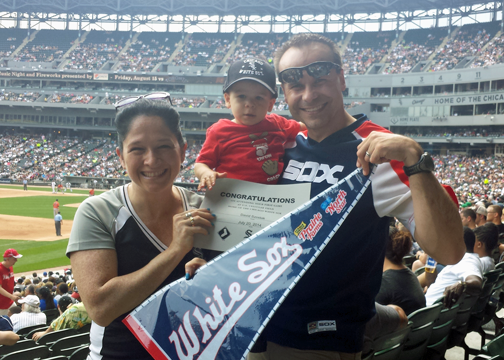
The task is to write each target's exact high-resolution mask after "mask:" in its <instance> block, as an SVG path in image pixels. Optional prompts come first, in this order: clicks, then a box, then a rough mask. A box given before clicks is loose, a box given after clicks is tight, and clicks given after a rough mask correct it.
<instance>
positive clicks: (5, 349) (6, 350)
mask: <svg viewBox="0 0 504 360" xmlns="http://www.w3.org/2000/svg"><path fill="white" fill-rule="evenodd" d="M36 346H38V345H37V343H36V342H35V341H33V340H29V339H23V340H19V341H18V342H17V343H15V344H14V345H12V346H7V345H0V356H1V355H6V354H10V353H11V352H14V351H19V350H24V349H29V348H32V347H36Z"/></svg>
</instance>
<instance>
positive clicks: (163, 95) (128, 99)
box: [114, 92, 173, 112]
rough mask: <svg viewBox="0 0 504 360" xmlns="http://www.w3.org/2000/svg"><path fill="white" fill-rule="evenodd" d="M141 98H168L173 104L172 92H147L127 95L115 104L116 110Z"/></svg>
mask: <svg viewBox="0 0 504 360" xmlns="http://www.w3.org/2000/svg"><path fill="white" fill-rule="evenodd" d="M140 99H149V100H166V99H168V101H169V102H170V105H171V106H173V104H172V101H171V97H170V93H167V92H158V93H152V94H147V95H139V96H129V97H125V98H123V99H121V100H119V101H118V102H116V103H115V104H114V106H115V109H116V112H117V111H118V110H119V109H120V108H122V107H124V106H128V105H130V104H133V103H134V102H135V101H138V100H140Z"/></svg>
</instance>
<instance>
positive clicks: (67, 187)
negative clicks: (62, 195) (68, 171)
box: [65, 181, 72, 192]
mask: <svg viewBox="0 0 504 360" xmlns="http://www.w3.org/2000/svg"><path fill="white" fill-rule="evenodd" d="M65 185H66V190H67V191H70V192H72V184H71V183H70V181H69V182H67V183H66V184H65Z"/></svg>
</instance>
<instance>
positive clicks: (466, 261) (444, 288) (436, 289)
mask: <svg viewBox="0 0 504 360" xmlns="http://www.w3.org/2000/svg"><path fill="white" fill-rule="evenodd" d="M464 242H465V245H466V253H465V255H464V257H463V258H462V260H460V261H459V262H458V263H457V264H455V265H448V266H445V267H444V269H443V270H441V272H440V273H439V275H438V276H437V278H436V281H435V282H434V283H433V284H432V285H431V286H429V289H427V293H426V294H425V302H426V304H427V306H430V305H432V304H434V302H435V301H436V300H437V299H439V298H440V297H442V296H443V294H445V292H449V291H452V290H453V288H455V290H456V291H455V293H458V295H460V293H461V292H466V293H468V294H477V293H479V291H480V290H481V284H482V279H483V266H482V265H481V261H480V259H479V256H478V254H475V253H474V244H475V242H476V237H475V235H474V232H473V231H472V230H471V229H469V228H468V227H464ZM453 300H455V301H453V303H455V302H456V300H457V298H453ZM445 304H446V302H445Z"/></svg>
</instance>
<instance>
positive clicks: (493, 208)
mask: <svg viewBox="0 0 504 360" xmlns="http://www.w3.org/2000/svg"><path fill="white" fill-rule="evenodd" d="M501 218H502V208H501V207H500V206H499V205H490V206H489V207H488V208H487V221H488V222H492V223H494V224H495V225H496V226H497V230H498V231H499V234H502V233H504V224H503V223H502V220H501Z"/></svg>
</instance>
